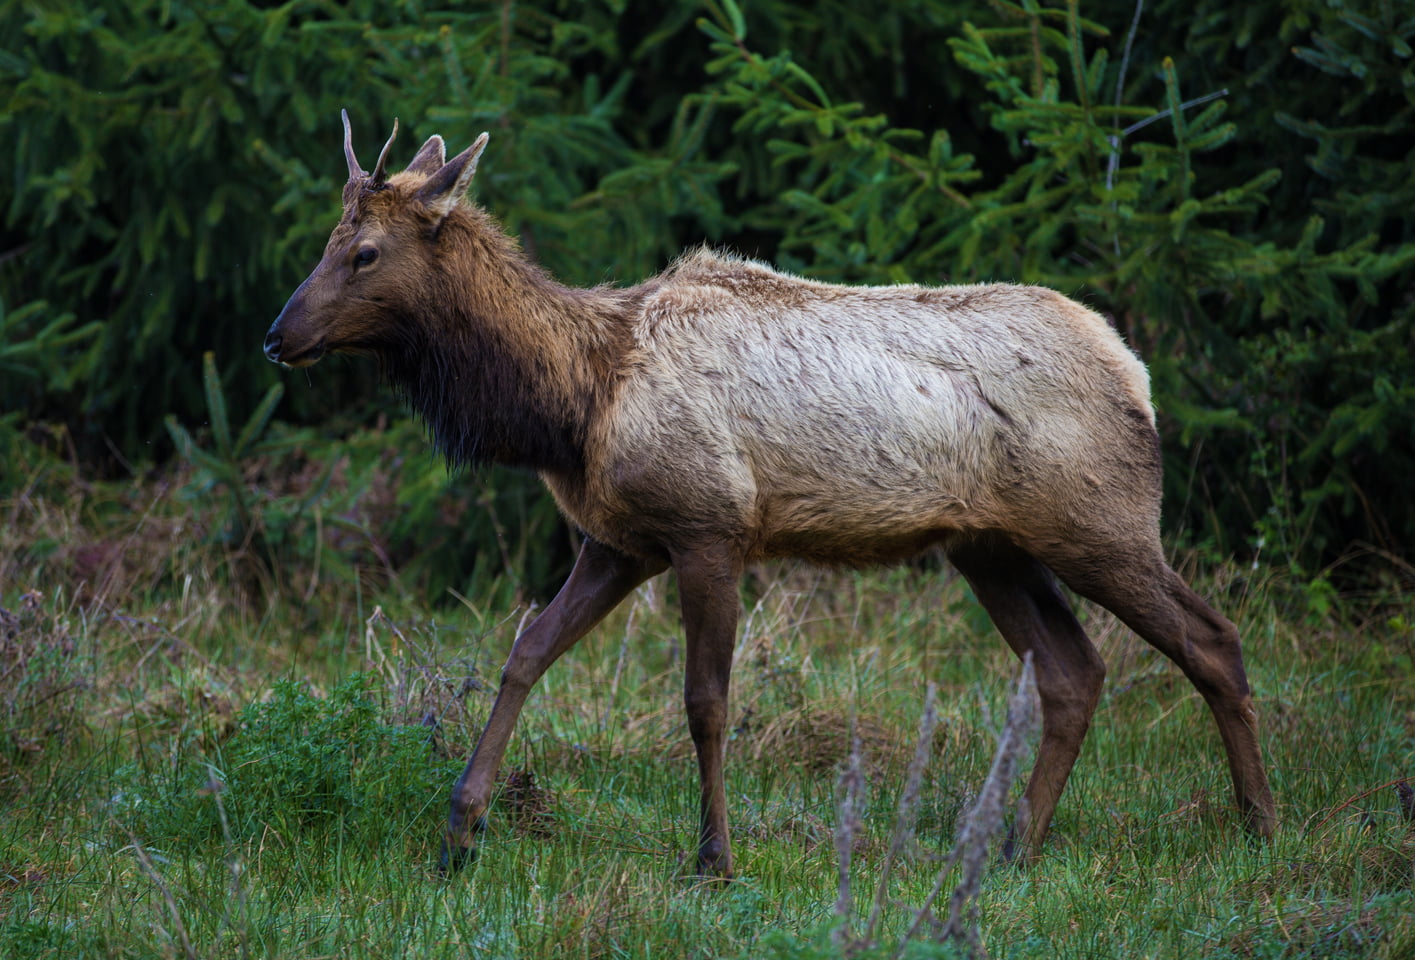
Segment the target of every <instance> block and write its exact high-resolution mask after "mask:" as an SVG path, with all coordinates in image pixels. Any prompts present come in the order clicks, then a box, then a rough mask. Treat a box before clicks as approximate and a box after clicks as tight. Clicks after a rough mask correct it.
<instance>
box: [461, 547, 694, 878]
mask: <svg viewBox="0 0 1415 960" xmlns="http://www.w3.org/2000/svg"><path fill="white" fill-rule="evenodd" d="M665 567H667V563H665V562H664V561H662V560H645V559H641V558H638V557H630V556H628V555H626V554H623V553H620V552H619V551H618V550H614V549H613V548H611V547H607V546H605V545H603V544H601V543H598V542H596V541H594V540H590V539H588V538H587V539H586V540H585V542H584V545H583V546H582V547H581V548H580V555H579V557H578V558H577V559H576V561H575V568H574V569H573V570H572V571H570V578H569V579H568V580H566V581H565V585H564V586H563V587H561V588H560V592H559V593H558V594H556V595H555V599H554V600H552V601H551V602H550V605H549V606H547V607H546V608H545V611H544V612H543V613H542V614H541V615H540V616H539V617H537V618H536V619H535V621H534V622H533V623H532V624H531V625H530V626H529V627H527V628H526V630H525V632H523V633H522V634H521V635H520V636H519V637H517V638H516V642H515V644H514V645H513V646H512V647H511V655H510V656H509V657H508V658H507V660H506V666H505V667H504V668H502V671H501V687H500V689H499V690H498V692H497V694H496V703H495V704H493V705H492V708H491V715H490V716H489V717H488V718H487V721H486V728H485V729H484V730H483V731H482V735H481V738H480V739H479V740H478V741H477V747H476V750H474V751H473V752H472V757H471V759H470V760H469V761H467V768H466V770H464V771H463V772H462V775H461V776H460V777H459V778H458V779H457V784H456V786H454V787H453V788H452V804H451V812H450V813H449V815H448V819H447V834H446V836H445V837H444V838H443V841H442V856H441V866H442V870H443V871H444V872H446V871H449V870H457V869H459V868H460V867H461V866H462V865H463V864H465V863H467V862H468V861H470V860H471V859H473V858H474V857H475V856H476V847H475V839H474V837H473V834H474V833H475V832H476V831H477V830H478V829H480V828H481V827H482V826H484V824H485V819H484V818H485V814H486V808H487V805H488V804H490V802H491V795H492V791H493V789H494V787H495V785H496V772H497V770H498V769H499V768H500V767H501V758H502V757H503V756H504V755H505V753H506V743H507V741H508V740H510V739H511V732H512V730H513V729H515V726H516V718H517V716H519V715H520V713H521V707H522V705H523V704H524V703H525V702H526V697H527V696H528V695H529V694H530V691H531V687H532V686H534V685H535V682H536V681H537V680H539V679H540V678H541V675H542V674H544V673H545V671H546V669H547V668H548V667H549V666H550V665H551V664H552V663H554V662H555V661H556V660H557V659H558V658H559V657H560V655H561V654H563V653H564V652H565V651H566V650H569V649H570V648H571V647H572V646H574V645H575V643H576V642H577V641H578V640H579V639H580V638H581V637H583V636H584V635H585V634H586V633H588V632H589V631H590V629H591V628H592V627H593V626H594V625H595V624H597V623H599V621H600V620H602V619H603V618H604V616H605V614H607V613H609V611H611V610H613V609H614V608H615V607H616V606H618V604H619V601H621V600H623V599H624V597H626V596H627V595H628V594H629V592H630V591H632V590H633V589H634V588H635V587H637V586H638V585H639V584H641V583H643V582H644V581H645V580H647V579H648V578H649V577H651V576H653V575H654V574H656V573H659V572H661V571H662V570H663V569H664V568H665Z"/></svg>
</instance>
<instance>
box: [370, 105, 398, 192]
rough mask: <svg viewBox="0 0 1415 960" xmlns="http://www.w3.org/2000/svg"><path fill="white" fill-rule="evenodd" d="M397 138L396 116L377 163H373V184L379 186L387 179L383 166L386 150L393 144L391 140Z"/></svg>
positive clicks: (386, 154) (386, 170) (385, 169)
mask: <svg viewBox="0 0 1415 960" xmlns="http://www.w3.org/2000/svg"><path fill="white" fill-rule="evenodd" d="M397 138H398V118H397V117H394V118H393V132H392V133H390V134H389V135H388V142H387V143H385V144H384V145H383V152H382V153H380V154H379V155H378V163H376V164H374V165H373V177H372V178H371V180H372V183H373V185H374V186H375V187H376V186H379V185H380V184H381V183H383V181H385V180H387V179H388V169H387V168H386V167H385V166H384V164H385V163H387V161H388V150H389V148H391V147H392V146H393V141H394V140H396V139H397Z"/></svg>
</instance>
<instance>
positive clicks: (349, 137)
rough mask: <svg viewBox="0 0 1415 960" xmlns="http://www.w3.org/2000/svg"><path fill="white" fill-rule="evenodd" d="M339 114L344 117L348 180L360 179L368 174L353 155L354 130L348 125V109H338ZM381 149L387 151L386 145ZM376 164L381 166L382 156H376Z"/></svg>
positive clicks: (395, 126)
mask: <svg viewBox="0 0 1415 960" xmlns="http://www.w3.org/2000/svg"><path fill="white" fill-rule="evenodd" d="M339 116H341V117H343V118H344V159H345V160H348V161H349V179H350V180H359V179H362V178H364V177H366V176H368V174H367V173H365V172H364V168H363V167H361V166H359V159H358V157H355V156H354V131H353V130H352V129H350V127H349V111H348V110H340V111H339ZM394 129H395V130H396V129H397V125H396V121H395V125H394ZM383 149H384V152H385V153H387V152H388V148H387V147H384V148H383ZM378 165H379V166H380V167H382V166H383V158H382V157H379V158H378Z"/></svg>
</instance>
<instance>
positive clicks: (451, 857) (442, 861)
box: [437, 817, 486, 877]
mask: <svg viewBox="0 0 1415 960" xmlns="http://www.w3.org/2000/svg"><path fill="white" fill-rule="evenodd" d="M485 832H486V817H477V818H476V820H474V821H473V822H472V829H471V830H470V831H469V834H470V838H469V840H468V842H467V843H465V844H462V843H456V842H454V841H453V840H452V835H451V833H450V832H449V833H448V834H447V835H445V836H444V837H443V838H442V849H441V851H440V852H439V853H438V856H437V872H438V873H440V874H442V876H444V877H449V876H451V875H452V874H454V873H457V872H458V871H459V870H461V869H462V868H463V867H467V866H470V865H472V864H473V863H476V862H477V851H478V844H477V841H476V835H477V834H479V833H485Z"/></svg>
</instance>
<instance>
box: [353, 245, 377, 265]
mask: <svg viewBox="0 0 1415 960" xmlns="http://www.w3.org/2000/svg"><path fill="white" fill-rule="evenodd" d="M377 259H378V248H376V247H364V248H363V249H362V250H360V251H359V252H358V253H356V254H354V266H355V267H366V266H368V265H369V264H371V263H373V262H374V261H375V260H377Z"/></svg>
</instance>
